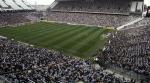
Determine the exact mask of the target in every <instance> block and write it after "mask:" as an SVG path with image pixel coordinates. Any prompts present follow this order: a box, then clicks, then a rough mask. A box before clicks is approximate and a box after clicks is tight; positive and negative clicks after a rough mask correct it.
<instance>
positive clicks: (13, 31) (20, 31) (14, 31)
mask: <svg viewBox="0 0 150 83" xmlns="http://www.w3.org/2000/svg"><path fill="white" fill-rule="evenodd" d="M31 26H35V24H32V25H31ZM31 26H29V27H24V26H19V28H10V27H9V28H4V29H2V30H3V32H5V34H3V35H4V36H10V37H13V38H14V37H15V38H18V37H20V36H21V37H24V38H25V37H27V36H28V35H29V34H30V33H34V32H38V31H39V30H43V31H44V30H45V29H44V28H45V27H42V28H41V27H40V28H35V27H31ZM22 27H24V28H22ZM37 27H38V26H37ZM33 28H35V29H33ZM48 29H50V28H48ZM7 33H9V34H7ZM24 35H25V36H24Z"/></svg>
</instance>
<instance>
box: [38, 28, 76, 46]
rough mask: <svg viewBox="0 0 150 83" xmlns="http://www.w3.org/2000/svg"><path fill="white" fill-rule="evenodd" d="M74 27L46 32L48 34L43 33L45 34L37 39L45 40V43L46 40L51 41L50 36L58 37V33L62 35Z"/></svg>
mask: <svg viewBox="0 0 150 83" xmlns="http://www.w3.org/2000/svg"><path fill="white" fill-rule="evenodd" d="M75 29H76V28H69V27H68V28H65V29H64V30H61V31H60V30H59V31H58V32H54V33H48V34H45V36H43V37H42V38H39V39H38V41H39V42H42V43H43V42H45V43H46V41H51V40H52V38H55V37H58V36H60V35H62V34H65V33H67V32H70V31H72V30H75Z"/></svg>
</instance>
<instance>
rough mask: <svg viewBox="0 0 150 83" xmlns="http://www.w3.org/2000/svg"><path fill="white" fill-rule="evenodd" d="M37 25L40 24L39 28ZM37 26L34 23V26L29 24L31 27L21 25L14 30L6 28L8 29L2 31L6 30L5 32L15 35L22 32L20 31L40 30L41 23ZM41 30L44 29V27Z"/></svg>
mask: <svg viewBox="0 0 150 83" xmlns="http://www.w3.org/2000/svg"><path fill="white" fill-rule="evenodd" d="M39 24H40V27H39V26H38V25H39ZM39 24H37V23H35V24H31V25H23V26H19V27H16V28H13V27H8V28H4V30H6V31H7V30H8V31H7V32H9V31H10V30H12V31H11V32H9V33H11V34H16V35H17V34H19V33H20V32H22V31H24V32H25V31H26V30H28V29H30V30H33V29H34V28H36V30H37V29H40V28H41V23H39ZM42 28H44V26H43V27H42ZM36 30H35V31H36Z"/></svg>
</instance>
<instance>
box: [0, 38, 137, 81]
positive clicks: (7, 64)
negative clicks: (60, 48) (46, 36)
mask: <svg viewBox="0 0 150 83" xmlns="http://www.w3.org/2000/svg"><path fill="white" fill-rule="evenodd" d="M0 42H1V43H0V74H1V75H2V76H4V77H6V78H7V79H8V80H9V81H11V82H12V83H56V82H61V83H65V82H67V83H77V82H79V81H82V82H84V83H96V82H104V83H126V82H127V80H125V79H123V78H119V77H115V76H114V74H109V73H107V72H104V69H103V68H99V69H95V68H94V67H93V63H92V62H91V61H88V60H81V59H76V58H72V57H69V56H64V55H62V54H61V53H60V52H56V51H54V50H48V49H43V48H35V47H31V46H29V45H26V44H23V43H20V42H16V41H13V40H9V39H4V38H0ZM130 81H132V83H135V81H134V80H130Z"/></svg>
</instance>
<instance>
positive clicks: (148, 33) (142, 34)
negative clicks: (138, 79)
mask: <svg viewBox="0 0 150 83" xmlns="http://www.w3.org/2000/svg"><path fill="white" fill-rule="evenodd" d="M146 20H147V18H145V19H144V20H143V21H140V22H139V23H136V24H135V26H137V24H138V26H139V25H141V24H144V26H140V27H135V28H131V29H126V30H121V31H118V32H116V33H114V34H112V35H111V36H110V40H109V42H108V43H107V46H106V48H105V50H104V52H103V55H104V56H105V60H104V61H105V63H106V64H109V65H110V64H111V65H114V66H116V67H119V68H122V69H125V70H131V71H134V72H136V73H138V74H141V75H145V76H148V77H149V76H150V56H149V55H150V23H149V20H147V21H146ZM132 26H133V25H132ZM128 27H130V26H128Z"/></svg>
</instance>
